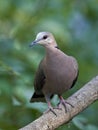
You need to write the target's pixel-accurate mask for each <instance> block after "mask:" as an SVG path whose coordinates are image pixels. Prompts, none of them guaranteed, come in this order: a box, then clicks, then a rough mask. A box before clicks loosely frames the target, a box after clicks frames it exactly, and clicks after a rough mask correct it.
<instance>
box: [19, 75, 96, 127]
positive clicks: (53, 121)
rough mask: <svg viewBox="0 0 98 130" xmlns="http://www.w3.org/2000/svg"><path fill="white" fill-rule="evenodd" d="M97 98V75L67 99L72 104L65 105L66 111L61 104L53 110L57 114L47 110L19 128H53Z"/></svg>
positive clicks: (69, 118) (66, 120) (65, 121)
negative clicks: (57, 108)
mask: <svg viewBox="0 0 98 130" xmlns="http://www.w3.org/2000/svg"><path fill="white" fill-rule="evenodd" d="M97 99H98V76H96V77H95V78H93V79H92V80H91V81H90V82H88V83H87V84H86V85H84V86H83V87H82V88H81V89H80V90H78V91H77V92H76V93H74V94H73V95H72V96H71V97H69V98H68V99H67V102H69V103H70V104H72V105H73V106H74V107H71V106H69V105H67V108H68V112H67V113H65V109H64V107H63V106H61V107H62V110H55V112H56V113H57V116H55V115H54V114H53V113H51V112H49V113H47V114H44V115H42V116H41V117H39V118H38V119H37V120H35V121H33V122H32V123H30V124H28V125H27V126H25V127H24V128H21V129H19V130H53V129H55V128H57V127H59V126H60V125H62V124H65V123H67V122H69V121H70V120H71V119H72V118H73V117H74V116H76V115H77V114H79V113H80V112H81V111H83V110H84V109H85V108H87V107H88V106H89V105H90V104H92V103H93V102H95V101H96V100H97Z"/></svg>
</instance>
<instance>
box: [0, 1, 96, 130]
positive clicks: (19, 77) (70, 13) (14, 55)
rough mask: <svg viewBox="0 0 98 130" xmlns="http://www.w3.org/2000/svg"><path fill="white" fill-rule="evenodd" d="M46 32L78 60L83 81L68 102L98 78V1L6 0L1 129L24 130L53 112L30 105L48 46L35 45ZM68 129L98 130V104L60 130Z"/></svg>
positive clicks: (1, 19)
mask: <svg viewBox="0 0 98 130" xmlns="http://www.w3.org/2000/svg"><path fill="white" fill-rule="evenodd" d="M40 31H49V32H51V33H53V34H54V36H55V38H56V41H57V43H58V45H59V47H60V49H61V50H62V51H64V52H65V53H67V54H69V55H73V56H74V57H76V59H77V60H78V63H79V70H80V74H79V78H78V82H77V84H76V85H75V87H74V88H73V89H72V90H70V91H69V92H67V93H66V94H65V95H64V97H65V98H67V97H68V96H70V95H71V94H73V93H74V92H75V91H77V90H78V89H79V88H81V87H82V86H83V85H84V84H85V83H86V82H88V81H89V80H91V79H92V78H93V77H94V76H96V75H97V74H98V0H0V130H16V129H18V128H21V127H23V126H25V125H27V124H28V123H30V122H32V121H33V120H35V119H37V118H38V117H39V116H41V115H42V112H43V111H45V110H46V109H47V105H46V104H45V103H33V104H30V103H29V100H30V98H31V96H32V94H33V91H34V90H33V79H34V74H35V72H36V69H37V66H38V64H39V62H40V60H41V59H42V57H43V56H44V49H43V47H41V46H36V47H34V48H29V44H30V43H31V42H32V41H33V40H34V39H35V36H36V34H37V33H38V32H40ZM52 103H53V104H57V103H58V99H57V97H55V98H54V99H53V101H52ZM65 129H66V130H67V129H68V130H98V102H96V103H94V104H93V105H91V106H90V107H89V108H87V109H86V110H85V111H83V112H82V113H80V114H79V115H78V116H76V117H75V118H74V119H73V120H72V121H71V122H70V123H69V124H67V125H63V126H61V127H59V128H58V129H57V130H65Z"/></svg>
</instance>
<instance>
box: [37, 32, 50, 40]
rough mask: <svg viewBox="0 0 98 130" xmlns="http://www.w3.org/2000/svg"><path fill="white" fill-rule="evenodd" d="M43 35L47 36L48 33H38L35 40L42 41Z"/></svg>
mask: <svg viewBox="0 0 98 130" xmlns="http://www.w3.org/2000/svg"><path fill="white" fill-rule="evenodd" d="M45 35H47V36H48V35H49V32H40V33H38V34H37V36H36V39H42V38H43V36H45Z"/></svg>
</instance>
